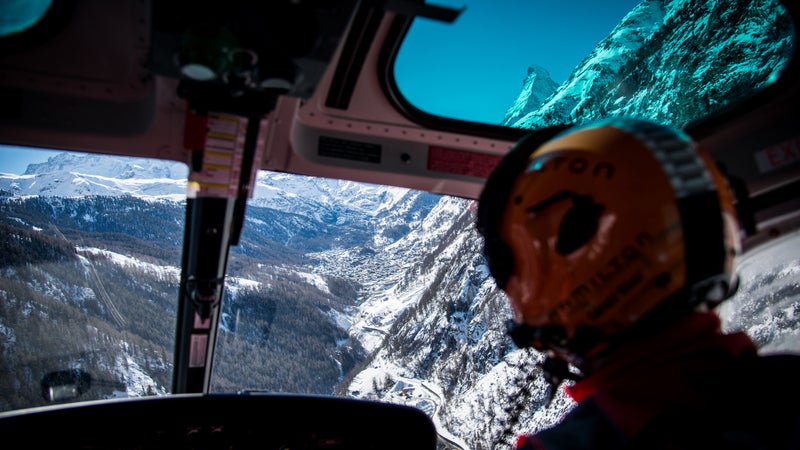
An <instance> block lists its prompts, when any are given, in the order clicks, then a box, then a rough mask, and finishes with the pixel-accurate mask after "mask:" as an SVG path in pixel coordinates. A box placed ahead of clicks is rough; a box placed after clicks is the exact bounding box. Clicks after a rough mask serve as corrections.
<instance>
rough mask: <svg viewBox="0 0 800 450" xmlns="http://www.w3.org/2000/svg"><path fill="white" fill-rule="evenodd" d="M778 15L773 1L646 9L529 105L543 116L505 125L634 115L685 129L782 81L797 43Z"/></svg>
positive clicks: (648, 5) (514, 117)
mask: <svg viewBox="0 0 800 450" xmlns="http://www.w3.org/2000/svg"><path fill="white" fill-rule="evenodd" d="M778 8H779V5H777V4H776V2H772V1H766V0H758V1H749V0H748V1H744V0H736V1H720V0H715V1H703V2H698V1H694V0H644V1H643V2H641V3H640V4H639V5H638V6H636V7H635V8H634V9H633V10H631V12H630V13H628V15H626V16H625V18H623V20H622V21H621V22H620V23H619V25H617V27H616V28H615V29H614V30H613V31H612V32H611V33H610V34H609V35H608V36H607V37H606V38H605V39H603V40H602V41H601V42H600V43H599V44H598V45H597V47H596V48H595V49H594V51H592V52H591V53H590V54H589V55H588V56H587V57H586V58H584V60H583V61H582V62H581V63H580V64H579V65H578V66H577V67H576V68H575V69H574V70H573V71H572V74H571V75H570V77H569V79H567V80H566V81H565V82H564V83H563V84H562V85H561V86H559V87H558V88H557V89H556V90H555V92H554V93H553V94H552V95H551V96H550V97H549V98H547V99H546V100H544V102H539V100H538V99H536V100H535V101H533V102H531V103H533V104H538V105H541V106H540V107H539V108H538V109H535V110H530V111H529V112H527V111H526V114H525V115H523V116H521V117H520V115H519V114H517V113H516V111H514V113H513V114H507V115H506V118H505V120H504V121H503V124H504V125H509V126H514V127H520V128H538V127H542V126H548V125H555V124H561V123H573V122H576V121H585V120H591V119H593V118H597V117H605V116H609V115H631V116H638V117H647V118H652V119H657V120H661V121H664V122H666V123H673V124H677V125H684V124H686V123H688V122H690V121H691V120H694V119H697V118H700V117H702V116H704V115H705V114H707V113H709V112H712V111H714V110H716V109H718V108H719V107H720V106H722V105H723V104H725V103H727V102H728V101H729V100H732V99H737V98H738V96H739V95H741V94H743V93H748V92H750V90H751V89H752V88H751V87H753V86H755V87H759V86H763V85H765V84H767V83H768V82H771V81H773V80H774V79H775V78H776V77H777V74H779V73H780V71H781V70H782V69H783V68H784V66H785V64H786V62H787V61H788V57H789V54H790V52H791V51H792V35H793V33H792V30H791V29H792V26H791V23H790V21H789V18H788V16H787V15H785V14H784V13H782V11H780V10H779V9H778ZM776 16H777V17H779V20H777V21H776V22H773V21H772V20H769V21H765V20H764V18H766V17H776ZM687 17H692V18H694V19H696V20H684V19H685V18H687ZM721 18H724V20H720V19H721ZM773 23H777V26H774V25H773ZM767 24H769V25H768V26H767ZM776 36H779V37H782V38H781V39H780V40H778V41H777V42H776V40H775V39H776ZM745 62H747V63H745ZM529 80H530V81H531V82H533V83H535V82H537V80H538V77H533V78H532V79H531V77H529ZM528 90H530V91H532V92H533V91H535V88H533V87H528V86H524V87H523V92H526V91H528ZM522 103H524V101H523V100H522V99H518V100H517V102H516V104H522Z"/></svg>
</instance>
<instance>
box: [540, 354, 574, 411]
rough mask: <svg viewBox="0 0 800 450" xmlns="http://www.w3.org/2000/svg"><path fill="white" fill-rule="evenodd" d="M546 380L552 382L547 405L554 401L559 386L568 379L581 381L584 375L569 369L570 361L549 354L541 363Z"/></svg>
mask: <svg viewBox="0 0 800 450" xmlns="http://www.w3.org/2000/svg"><path fill="white" fill-rule="evenodd" d="M540 367H541V368H542V375H543V376H544V379H545V381H547V382H548V383H549V384H550V387H551V388H550V396H549V397H548V398H547V406H550V403H552V402H553V398H555V396H556V392H557V391H558V387H559V386H561V383H563V382H564V381H566V380H572V381H580V380H581V379H583V376H582V375H580V374H577V373H575V372H572V371H570V370H569V363H568V362H567V361H565V360H563V359H561V358H556V357H552V356H548V357H546V358H545V359H544V362H543V363H542V364H541V365H540Z"/></svg>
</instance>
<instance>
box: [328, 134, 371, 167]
mask: <svg viewBox="0 0 800 450" xmlns="http://www.w3.org/2000/svg"><path fill="white" fill-rule="evenodd" d="M317 152H318V153H319V156H327V157H329V158H339V159H346V160H349V161H361V162H368V163H375V164H380V162H381V146H380V145H379V144H371V143H368V142H358V141H351V140H347V139H337V138H332V137H328V136H320V137H319V148H318V150H317Z"/></svg>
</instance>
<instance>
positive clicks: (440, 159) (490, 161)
mask: <svg viewBox="0 0 800 450" xmlns="http://www.w3.org/2000/svg"><path fill="white" fill-rule="evenodd" d="M501 158H502V156H501V155H489V154H486V153H478V152H471V151H468V150H456V149H452V148H444V147H436V146H431V147H430V148H429V149H428V170H433V171H436V172H444V173H452V174H456V175H466V176H470V177H477V178H488V177H489V174H490V173H492V170H493V169H494V168H495V166H497V164H498V163H499V162H500V159H501Z"/></svg>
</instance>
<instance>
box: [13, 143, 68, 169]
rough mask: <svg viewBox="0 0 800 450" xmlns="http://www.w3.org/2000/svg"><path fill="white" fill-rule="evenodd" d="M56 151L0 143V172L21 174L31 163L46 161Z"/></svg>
mask: <svg viewBox="0 0 800 450" xmlns="http://www.w3.org/2000/svg"><path fill="white" fill-rule="evenodd" d="M57 153H59V152H58V151H50V150H42V149H38V148H32V147H17V146H14V145H0V172H5V173H14V174H18V175H19V174H22V173H23V172H25V169H26V168H27V167H28V164H31V163H40V162H45V161H47V158H49V157H50V156H53V155H55V154H57Z"/></svg>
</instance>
